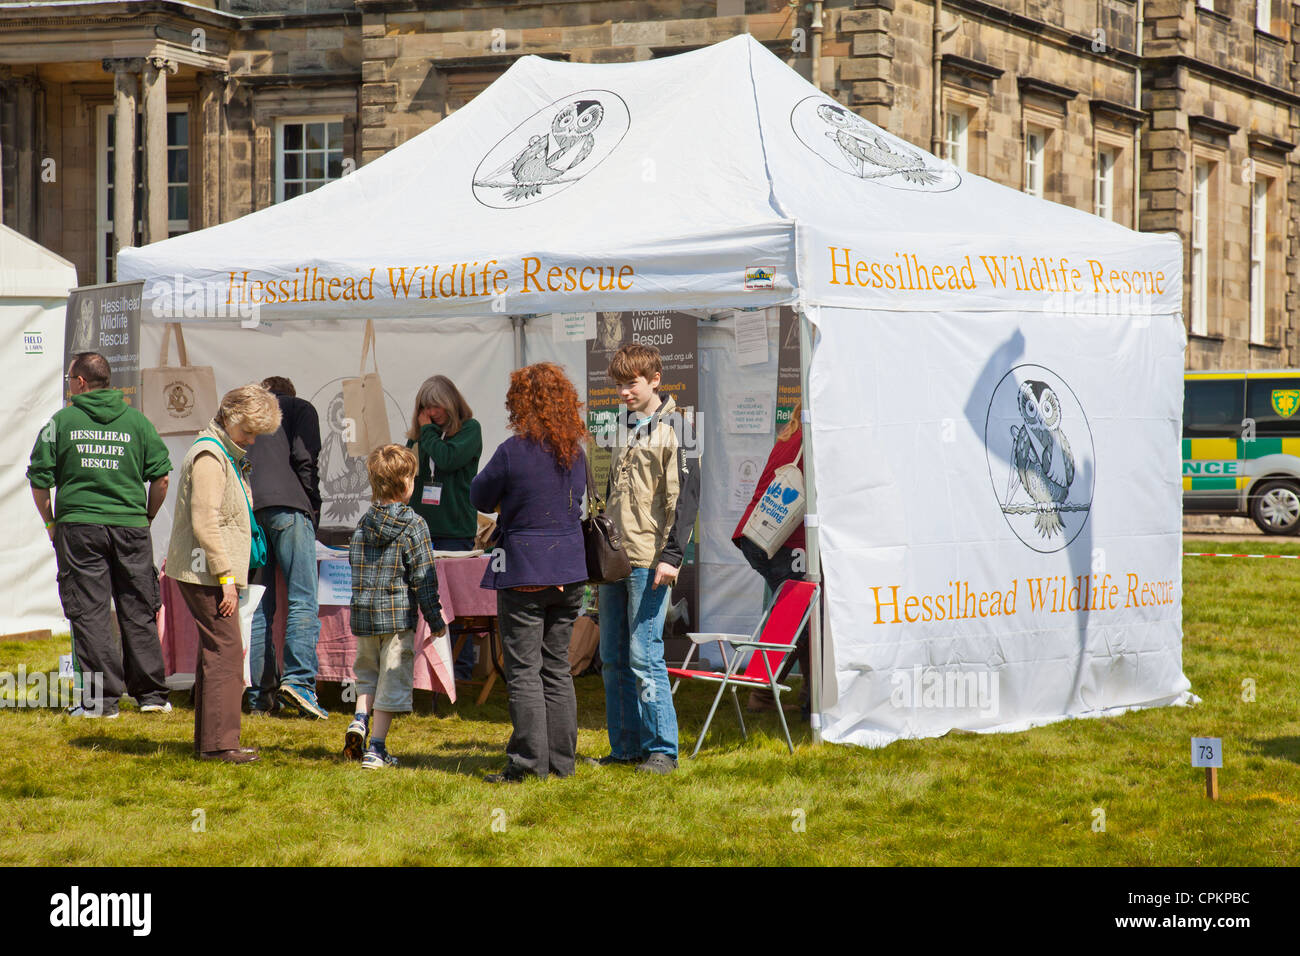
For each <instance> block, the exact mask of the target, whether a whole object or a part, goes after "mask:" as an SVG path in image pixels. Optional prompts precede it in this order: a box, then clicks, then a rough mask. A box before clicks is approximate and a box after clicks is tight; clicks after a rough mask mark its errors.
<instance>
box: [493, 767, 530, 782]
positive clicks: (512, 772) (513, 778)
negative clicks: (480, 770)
mask: <svg viewBox="0 0 1300 956" xmlns="http://www.w3.org/2000/svg"><path fill="white" fill-rule="evenodd" d="M531 776H532V774H530V773H528V771H526V770H520V769H519V768H518V767H516V766H515V765H514V764H512V763H509V764H506V768H505V769H504V770H502V771H501V772H500V773H490V774H488V775H487V776H486V777H484V778H483V781H484V783H523V782H524V781H525V780H526V779H527V778H528V777H531Z"/></svg>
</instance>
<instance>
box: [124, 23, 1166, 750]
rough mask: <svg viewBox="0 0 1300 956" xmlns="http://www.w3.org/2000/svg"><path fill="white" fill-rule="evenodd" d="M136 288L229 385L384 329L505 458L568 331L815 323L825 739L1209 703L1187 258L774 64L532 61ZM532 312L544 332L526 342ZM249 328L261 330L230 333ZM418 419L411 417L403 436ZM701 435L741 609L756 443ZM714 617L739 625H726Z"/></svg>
mask: <svg viewBox="0 0 1300 956" xmlns="http://www.w3.org/2000/svg"><path fill="white" fill-rule="evenodd" d="M119 268H120V272H121V275H122V278H140V279H145V280H146V285H145V302H146V306H145V308H146V313H147V314H146V320H147V321H151V322H155V323H156V322H159V321H162V320H166V319H168V318H179V319H182V320H188V321H189V325H188V326H187V339H193V340H194V341H197V342H200V343H201V345H202V348H201V349H200V348H196V346H195V345H194V344H193V343H192V344H191V346H190V351H191V354H192V357H193V356H195V355H198V354H200V353H202V354H204V355H207V357H208V359H209V360H211V361H212V364H214V365H217V367H218V373H219V374H218V377H219V384H222V382H221V375H222V374H223V373H222V369H223V368H230V369H233V370H234V371H233V372H232V373H230V374H227V377H226V380H225V384H228V385H233V384H236V382H237V381H239V380H242V379H244V378H251V377H254V374H256V376H257V377H260V376H261V375H262V374H269V373H271V372H272V371H275V370H274V369H271V368H264V366H265V365H266V364H267V363H268V362H269V363H272V364H275V363H278V364H279V365H280V366H283V367H284V368H286V369H288V368H290V367H292V368H293V369H294V370H295V372H294V374H299V373H301V374H304V375H314V377H315V379H316V380H320V381H324V380H325V379H327V378H335V377H338V376H342V375H348V374H355V371H354V369H355V364H354V363H355V362H356V352H357V345H358V344H359V342H360V331H359V326H357V325H356V323H355V322H352V323H348V322H346V320H355V319H360V318H376V319H384V320H389V321H385V322H383V323H381V324H380V343H381V353H382V361H383V364H382V365H381V371H383V372H384V374H385V383H386V385H387V384H388V383H389V381H390V375H393V373H392V371H391V369H392V367H393V366H394V365H395V366H396V367H397V372H396V374H395V377H396V378H400V379H402V381H403V383H404V385H405V386H406V390H405V391H404V392H402V393H401V394H402V395H403V399H404V400H405V397H406V396H408V395H410V394H411V393H412V392H413V389H414V386H415V385H418V383H419V381H420V380H421V379H422V378H423V377H424V375H425V374H429V373H430V372H431V371H434V370H442V369H453V370H454V373H453V377H455V378H457V380H458V381H460V382H462V383H463V384H464V383H470V384H469V385H467V386H465V387H466V390H467V391H471V392H475V393H476V394H473V395H471V404H476V405H477V406H478V408H479V409H480V410H482V409H487V410H488V413H487V414H486V415H480V417H481V418H483V419H484V424H485V431H486V432H487V434H488V435H489V436H490V437H489V449H490V438H491V436H495V437H497V438H500V437H502V436H503V431H502V430H501V429H502V416H501V412H500V410H499V405H500V400H501V397H502V395H503V392H504V384H505V374H506V373H507V372H508V371H509V369H510V368H511V367H512V366H513V365H514V364H515V363H516V362H518V361H523V360H525V359H526V360H528V361H534V360H538V359H542V358H557V357H558V358H559V359H561V360H563V361H565V362H566V364H568V365H569V367H570V369H571V371H573V372H574V373H575V374H574V378H575V379H578V378H580V372H581V367H582V366H581V361H582V354H583V353H582V345H583V343H581V342H579V343H577V345H576V346H571V345H569V344H567V343H566V342H564V341H563V340H562V338H561V337H560V336H559V334H558V332H557V333H555V334H554V336H552V335H548V334H546V331H549V330H551V329H553V327H554V321H555V320H554V316H555V315H556V314H558V313H566V312H575V311H595V310H611V311H612V310H618V311H626V310H655V309H675V310H701V311H700V314H701V315H705V316H709V315H714V316H716V315H718V314H720V313H721V311H722V310H729V309H736V308H746V307H748V308H769V307H772V306H776V305H780V304H784V303H790V304H793V305H794V306H795V307H796V308H797V309H798V310H799V312H800V314H801V315H802V317H803V319H804V320H805V321H803V322H802V329H803V335H804V349H803V365H804V374H805V376H806V384H805V388H804V394H805V396H806V398H807V401H806V403H805V408H806V410H807V419H806V420H807V421H808V427H807V428H806V429H805V430H806V432H807V433H808V434H807V437H806V439H805V440H806V442H807V445H808V452H807V453H806V455H805V470H806V474H807V478H808V480H809V484H810V488H811V491H810V494H809V510H810V517H809V519H808V522H807V524H808V527H809V532H810V533H809V552H810V553H809V564H810V570H811V571H812V573H814V574H824V578H825V583H826V600H825V612H826V613H825V624H826V628H825V633H824V634H817V633H816V632H814V638H815V640H814V648H815V653H816V649H817V648H821V649H822V650H823V651H824V654H823V655H822V656H823V657H824V666H822V667H821V668H820V669H818V668H817V667H816V665H815V666H814V670H815V671H817V674H815V675H814V676H815V677H816V678H818V680H815V681H814V685H815V695H816V696H819V697H820V703H819V705H818V706H817V707H816V708H815V709H816V710H817V714H816V715H815V718H814V719H815V722H816V725H817V726H819V728H820V731H821V733H822V734H823V735H824V737H825V738H826V739H829V740H835V741H845V742H853V743H859V744H867V745H880V744H884V743H888V742H889V741H891V740H894V739H898V738H900V737H916V736H932V735H936V734H941V733H944V732H946V731H947V730H949V729H951V728H954V727H960V728H966V729H971V730H1012V729H1017V728H1023V727H1027V726H1031V725H1034V724H1037V723H1042V722H1047V721H1051V720H1056V719H1061V718H1063V717H1068V716H1084V715H1097V714H1104V713H1112V712H1116V711H1120V710H1124V709H1127V708H1133V707H1146V706H1159V705H1166V704H1172V703H1181V702H1184V701H1186V700H1187V699H1188V698H1189V696H1190V694H1189V684H1188V682H1187V680H1186V678H1185V677H1184V676H1183V673H1182V657H1181V620H1180V609H1181V574H1180V556H1179V547H1180V504H1179V501H1180V492H1179V488H1180V482H1179V474H1180V472H1179V458H1178V435H1179V426H1180V420H1181V394H1182V392H1181V370H1182V352H1183V347H1184V334H1183V330H1182V329H1183V327H1182V320H1181V315H1180V309H1181V282H1182V279H1181V276H1182V263H1181V247H1180V245H1179V243H1178V241H1177V238H1176V237H1173V236H1155V235H1144V234H1139V233H1135V232H1132V231H1130V230H1128V229H1125V228H1123V227H1120V226H1118V225H1116V224H1114V223H1110V222H1106V221H1103V220H1101V219H1098V218H1096V217H1093V216H1090V215H1087V214H1084V213H1081V212H1078V211H1076V210H1073V209H1069V208H1067V207H1064V206H1060V205H1057V204H1054V203H1050V202H1045V201H1043V200H1040V199H1036V198H1033V197H1030V196H1027V195H1023V194H1021V193H1018V192H1016V191H1013V190H1010V189H1007V188H1005V187H1002V186H999V185H996V184H994V183H992V182H989V181H987V180H983V179H980V178H979V177H975V176H970V175H967V174H965V173H962V172H960V171H958V170H956V169H955V168H953V167H952V166H950V165H949V164H947V163H945V162H943V161H941V160H938V159H935V158H934V157H932V156H930V155H928V154H926V153H924V152H922V151H921V150H918V149H916V148H915V147H913V146H910V145H909V144H907V143H904V142H903V141H901V140H899V139H897V138H896V137H893V136H891V135H890V134H888V133H886V132H884V131H882V130H880V129H878V128H876V127H874V126H872V125H870V124H868V123H866V122H865V121H863V120H861V119H860V118H858V117H857V116H856V115H855V114H852V113H851V112H849V111H847V110H845V109H844V108H842V107H840V106H839V105H838V104H836V103H835V102H834V101H833V100H831V99H830V98H829V97H827V96H825V95H823V94H821V93H819V92H818V91H817V90H816V89H815V88H813V87H812V86H810V85H809V84H808V83H807V82H806V81H804V80H803V79H802V78H800V77H799V76H798V75H797V74H796V73H795V72H794V71H792V70H790V69H789V68H788V67H787V66H785V64H783V63H782V62H781V61H780V60H778V59H777V58H776V57H775V56H773V55H772V54H770V53H769V52H768V51H766V50H765V49H764V48H763V47H762V46H761V45H759V44H758V43H757V42H755V41H754V40H753V39H752V38H750V37H745V36H742V37H738V38H735V39H733V40H729V41H726V42H724V43H720V44H717V45H716V46H713V47H710V48H707V49H703V50H699V51H695V52H692V53H687V54H682V55H680V56H676V57H672V58H668V59H663V60H654V61H649V62H639V63H626V64H611V65H588V64H568V63H556V62H552V61H547V60H542V59H539V58H536V57H523V58H521V59H520V60H518V61H517V62H516V63H515V64H514V65H513V66H512V67H511V68H510V69H509V70H508V71H507V73H506V74H505V75H504V76H503V77H502V78H501V79H500V80H498V81H497V82H496V83H494V84H493V85H492V86H491V87H489V88H488V89H487V90H485V91H484V92H483V93H482V94H480V95H479V96H478V97H477V98H476V99H475V100H474V101H472V102H471V103H469V104H468V105H467V106H465V107H464V108H463V109H461V110H459V111H457V112H456V113H454V114H452V115H451V116H449V117H447V118H446V119H445V120H443V121H442V122H440V123H439V124H438V125H436V126H435V127H433V128H431V129H429V130H428V131H426V132H425V133H423V134H421V135H420V136H418V137H416V138H415V139H413V140H411V141H410V142H408V143H407V144H405V145H403V146H401V147H399V148H398V149H396V150H394V151H392V152H391V153H389V154H388V155H386V156H385V157H383V158H382V159H379V160H377V161H375V162H373V163H371V164H369V165H368V166H366V167H364V168H362V169H360V170H358V171H356V172H355V173H353V174H351V175H349V176H346V177H344V178H343V179H342V180H340V181H338V182H334V183H331V184H329V185H327V186H324V187H322V188H321V189H318V190H316V191H314V192H312V193H310V194H307V195H305V196H302V197H299V198H296V199H293V200H291V201H289V202H286V203H282V204H280V205H278V206H275V207H272V208H269V209H266V210H263V211H260V212H257V213H254V214H252V215H250V216H247V217H245V218H243V219H240V220H237V221H234V222H231V223H227V224H224V225H221V226H216V227H213V228H211V229H206V230H203V231H201V232H197V233H192V234H189V235H186V236H180V237H177V238H174V239H170V240H167V241H165V242H161V243H157V244H155V245H152V246H148V247H145V248H142V249H135V250H124V251H123V252H122V254H121V256H120V265H119ZM254 306H256V308H255V309H254V308H253V307H254ZM238 309H242V312H240V313H239V315H237V316H235V317H233V318H232V317H231V316H230V315H229V314H228V311H229V310H238ZM250 313H255V314H250ZM518 316H533V317H539V318H534V319H532V320H531V321H530V322H529V323H528V324H527V325H525V326H523V329H524V330H525V331H524V332H523V334H521V335H520V336H518V338H516V336H515V334H514V333H515V332H516V331H517V330H519V329H520V322H519V321H518V319H514V320H512V321H507V319H508V317H518ZM548 317H550V322H549V324H548V322H547V318H548ZM241 318H242V319H243V322H242V324H243V325H244V326H245V327H249V326H251V327H252V331H251V332H248V331H244V332H241V333H240V334H237V335H232V334H231V330H237V329H239V327H240V324H241V322H240V319H241ZM731 321H732V320H731V319H724V320H723V321H722V322H721V323H710V324H708V325H709V326H710V327H709V329H708V331H706V330H705V327H704V326H702V329H701V338H700V344H701V350H702V359H701V402H700V405H701V407H700V413H701V415H705V414H706V413H708V412H710V411H711V410H714V411H715V412H716V410H717V409H720V408H721V405H720V404H719V403H718V402H717V401H716V395H717V393H720V392H722V391H724V390H726V389H727V388H743V387H746V386H747V385H748V386H750V387H753V388H762V387H768V386H769V385H770V384H771V382H772V381H773V380H774V375H775V370H774V363H769V364H768V365H767V366H760V367H745V368H740V367H738V366H737V364H736V362H735V359H734V356H733V355H732V354H731V352H730V351H729V350H728V349H727V348H725V347H724V346H725V335H726V334H727V333H728V332H729V330H730V324H729V323H730V322H731ZM539 329H540V330H542V331H541V334H539V333H538V330H539ZM191 330H192V331H191ZM159 334H160V333H159V327H158V326H157V325H156V324H155V325H152V326H150V328H149V330H148V335H151V336H152V341H154V342H156V341H157V339H158V336H159ZM520 340H522V341H521V342H520ZM147 341H148V340H147ZM710 350H712V351H711V352H710ZM254 358H256V359H258V361H257V362H254V361H253V359H254ZM200 360H201V359H199V358H195V361H200ZM145 364H148V362H147V361H146V362H145ZM433 366H437V368H434V367H433ZM253 368H255V369H256V372H255V373H254V372H249V371H247V369H253ZM324 369H328V371H324ZM232 374H233V376H234V377H231V375H232ZM280 374H283V372H280ZM764 376H767V377H766V378H765V377H764ZM299 390H300V393H301V392H302V391H303V389H302V388H301V387H300V389H299ZM710 396H713V397H712V398H711V397H710ZM710 402H713V404H712V405H711V404H710ZM404 412H405V409H404V408H403V407H401V403H400V402H398V401H397V400H394V402H393V412H392V418H393V423H394V429H395V431H397V430H401V429H402V422H403V417H404ZM717 414H718V415H719V418H718V421H719V422H720V421H721V413H720V412H717ZM324 417H327V416H323V418H324ZM706 420H707V419H706ZM702 431H704V442H705V451H704V462H705V463H704V472H705V475H706V485H705V494H704V499H703V519H702V525H703V533H702V541H701V560H702V561H703V570H702V576H704V578H705V585H706V586H705V587H704V588H703V589H702V590H703V591H704V592H705V593H710V594H711V593H714V592H716V591H720V592H722V593H728V592H727V588H726V587H721V588H715V586H714V579H713V578H710V577H709V576H708V575H709V574H710V572H711V564H712V563H716V564H718V565H719V566H721V565H730V570H729V571H727V572H726V573H723V571H722V570H721V569H720V568H719V569H718V570H717V580H718V581H733V582H734V581H738V580H739V579H740V577H743V576H745V575H746V574H747V571H746V570H745V569H744V568H743V567H738V566H737V563H738V557H737V556H734V555H732V556H728V557H727V558H723V557H722V556H721V552H723V551H725V550H727V549H730V544H729V540H728V539H729V535H730V530H731V528H730V527H729V526H728V519H727V518H726V517H723V518H722V519H718V520H716V521H715V520H711V518H710V514H711V512H715V513H716V512H717V511H720V510H722V511H725V508H724V507H723V503H722V501H721V499H722V498H724V497H725V496H726V491H725V485H723V486H719V485H718V484H717V483H716V481H717V479H716V476H718V475H725V474H726V473H727V470H728V467H729V462H730V460H731V457H732V456H733V455H734V454H735V453H736V450H737V448H739V447H740V443H741V442H742V439H741V437H740V436H736V435H731V434H729V433H728V432H727V430H726V429H725V428H723V427H721V425H720V424H719V426H718V427H715V428H712V429H707V428H704V429H702ZM767 443H770V436H769V437H768V438H766V439H764V443H763V444H764V446H766V444H767ZM750 447H751V448H752V446H750ZM485 453H490V450H488V451H485ZM710 476H714V477H710ZM711 482H712V484H711ZM711 488H712V491H711ZM730 520H731V522H733V523H734V517H732V518H731V519H730ZM748 580H749V584H748V587H749V589H750V590H749V592H748V593H750V594H751V595H752V596H753V597H754V600H753V612H754V613H755V614H756V613H757V610H758V607H757V591H756V589H755V586H754V585H755V582H756V576H752V575H749V577H748ZM729 603H734V602H729ZM702 616H703V617H704V618H705V619H704V620H703V621H701V622H699V624H700V625H701V626H702V628H703V629H714V628H715V625H717V624H719V622H720V619H721V618H722V617H724V616H725V612H724V610H723V609H722V608H720V607H718V606H717V605H716V604H715V605H714V606H713V608H712V609H711V608H710V606H709V605H708V604H707V603H705V605H704V608H703V612H702ZM727 623H732V624H733V626H734V622H727ZM815 659H816V657H815ZM818 681H820V683H821V684H822V685H823V686H822V687H821V690H820V694H819V695H817V693H816V684H817V683H818Z"/></svg>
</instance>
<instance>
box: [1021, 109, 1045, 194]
mask: <svg viewBox="0 0 1300 956" xmlns="http://www.w3.org/2000/svg"><path fill="white" fill-rule="evenodd" d="M1046 153H1047V130H1045V129H1042V128H1040V127H1037V126H1030V127H1028V128H1027V129H1026V130H1025V192H1027V193H1029V194H1030V195H1031V196H1037V197H1038V198H1040V199H1041V198H1042V197H1043V178H1044V176H1043V165H1044V158H1045V156H1046Z"/></svg>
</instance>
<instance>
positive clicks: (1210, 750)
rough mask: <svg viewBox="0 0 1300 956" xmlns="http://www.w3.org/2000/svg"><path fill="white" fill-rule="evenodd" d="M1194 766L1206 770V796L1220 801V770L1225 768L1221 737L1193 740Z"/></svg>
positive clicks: (1194, 738) (1196, 738)
mask: <svg viewBox="0 0 1300 956" xmlns="http://www.w3.org/2000/svg"><path fill="white" fill-rule="evenodd" d="M1192 766H1193V767H1204V768H1205V795H1206V796H1207V797H1209V798H1210V799H1211V800H1218V799H1219V768H1220V767H1222V766H1223V741H1222V739H1220V738H1219V737H1193V738H1192Z"/></svg>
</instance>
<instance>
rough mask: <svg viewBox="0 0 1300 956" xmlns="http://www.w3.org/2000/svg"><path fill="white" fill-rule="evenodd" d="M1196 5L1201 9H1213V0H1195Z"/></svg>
mask: <svg viewBox="0 0 1300 956" xmlns="http://www.w3.org/2000/svg"><path fill="white" fill-rule="evenodd" d="M1196 5H1197V6H1198V7H1200V8H1201V9H1202V10H1213V9H1214V0H1197V3H1196Z"/></svg>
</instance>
